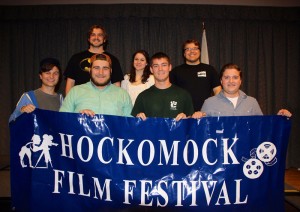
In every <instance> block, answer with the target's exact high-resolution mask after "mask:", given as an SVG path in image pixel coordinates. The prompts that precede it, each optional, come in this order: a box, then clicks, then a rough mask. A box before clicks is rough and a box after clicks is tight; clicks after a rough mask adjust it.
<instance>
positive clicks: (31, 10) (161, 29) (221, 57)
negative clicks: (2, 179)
mask: <svg viewBox="0 0 300 212" xmlns="http://www.w3.org/2000/svg"><path fill="white" fill-rule="evenodd" d="M0 22H1V27H0V35H1V40H0V54H1V55H0V56H1V63H0V80H1V83H0V92H1V97H2V101H1V106H0V113H1V114H0V116H1V122H0V124H1V128H0V136H1V137H0V145H1V146H0V154H1V155H9V128H8V117H9V115H10V114H11V112H12V111H13V109H14V107H15V105H16V103H17V101H18V99H19V98H20V96H21V94H22V93H23V92H24V91H28V90H32V89H35V88H37V87H39V86H40V82H39V78H38V71H39V70H38V64H39V61H40V60H41V59H42V58H44V57H49V56H52V57H57V58H58V59H59V60H60V61H61V63H62V66H63V68H65V66H66V63H67V61H68V59H69V58H70V57H71V55H72V54H74V53H76V52H79V51H82V50H84V49H87V47H88V45H87V34H86V33H87V31H88V28H89V27H90V26H91V25H93V24H100V25H103V26H104V27H105V28H106V30H107V31H108V35H109V38H108V40H109V46H108V49H107V50H108V51H109V52H111V53H113V54H114V55H116V56H117V57H118V58H119V60H120V62H121V66H122V68H123V71H124V73H126V72H128V70H129V66H130V58H131V55H132V53H133V52H134V51H136V50H138V49H145V50H147V51H148V52H149V53H150V55H151V54H153V53H155V52H157V51H163V52H166V53H167V54H169V55H170V57H171V60H172V64H173V66H176V65H179V64H181V63H183V59H182V52H181V46H182V43H183V42H184V41H185V40H186V39H189V38H195V39H197V40H200V41H201V37H202V22H205V27H206V33H207V40H208V49H209V59H210V64H211V65H213V66H214V67H215V68H216V69H217V70H220V67H221V66H222V65H224V64H225V63H228V62H233V63H236V64H238V65H239V66H240V67H241V68H242V70H243V74H244V79H243V87H242V90H244V91H245V92H246V93H247V94H248V95H250V96H253V97H255V98H257V100H258V102H259V103H260V106H261V108H262V110H263V112H264V113H265V114H275V113H276V112H277V111H278V110H279V109H280V108H287V109H289V110H291V112H292V113H293V118H292V132H291V137H290V141H289V142H290V143H289V151H288V158H287V164H288V166H295V167H300V157H299V156H298V155H299V153H300V142H299V141H298V139H297V138H298V136H299V129H300V128H299V127H300V124H299V116H300V114H299V113H300V109H299V103H300V95H298V92H297V91H298V90H299V88H298V82H299V80H300V65H299V59H300V42H299V38H300V8H299V7H296V8H278V7H241V6H209V5H165V4H162V5H154V4H152V5H150V4H124V5H122V4H119V5H55V6H54V5H49V6H2V7H0ZM63 90H64V83H63V84H62V86H61V92H63Z"/></svg>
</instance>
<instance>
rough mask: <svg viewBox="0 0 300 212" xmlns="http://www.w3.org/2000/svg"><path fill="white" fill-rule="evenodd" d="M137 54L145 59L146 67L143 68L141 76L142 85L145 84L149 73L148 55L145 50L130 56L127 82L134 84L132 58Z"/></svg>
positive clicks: (134, 75)
mask: <svg viewBox="0 0 300 212" xmlns="http://www.w3.org/2000/svg"><path fill="white" fill-rule="evenodd" d="M138 53H140V54H142V55H144V57H145V58H146V63H147V65H146V66H145V69H144V71H143V75H142V83H146V82H147V80H148V78H149V76H150V74H151V72H150V60H149V54H148V52H146V51H145V50H138V51H136V52H135V53H134V54H133V55H132V58H131V68H130V74H129V82H135V77H136V73H135V68H134V65H133V63H134V58H135V56H136V55H137V54H138Z"/></svg>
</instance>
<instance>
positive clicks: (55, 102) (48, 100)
mask: <svg viewBox="0 0 300 212" xmlns="http://www.w3.org/2000/svg"><path fill="white" fill-rule="evenodd" d="M34 95H35V97H36V101H37V103H38V105H39V108H40V109H44V110H53V111H59V108H60V95H59V94H55V95H50V94H47V93H44V92H43V91H41V90H40V89H37V90H35V91H34Z"/></svg>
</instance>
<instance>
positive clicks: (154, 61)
mask: <svg viewBox="0 0 300 212" xmlns="http://www.w3.org/2000/svg"><path fill="white" fill-rule="evenodd" d="M171 69H172V65H171V63H170V58H169V56H168V55H166V54H165V53H163V52H158V53H156V54H154V55H153V56H152V58H151V66H150V71H151V73H152V74H153V76H154V81H155V84H154V85H153V86H151V87H150V88H148V89H146V90H144V91H143V92H142V93H140V94H139V95H138V97H137V99H136V101H135V103H134V107H133V109H132V112H131V115H133V116H136V117H139V118H141V119H143V120H145V119H146V118H147V117H161V118H175V120H176V121H179V120H180V119H183V118H187V117H189V116H191V115H192V114H193V112H194V110H193V104H192V98H191V96H190V94H189V93H188V92H187V91H185V90H184V89H182V88H180V87H178V86H176V85H172V84H171V83H170V80H169V73H170V71H171Z"/></svg>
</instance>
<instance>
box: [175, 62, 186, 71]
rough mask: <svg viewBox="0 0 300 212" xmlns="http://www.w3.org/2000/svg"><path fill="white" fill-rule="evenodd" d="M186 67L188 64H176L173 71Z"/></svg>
mask: <svg viewBox="0 0 300 212" xmlns="http://www.w3.org/2000/svg"><path fill="white" fill-rule="evenodd" d="M185 67H186V64H185V63H183V64H181V65H178V66H175V67H174V68H173V69H172V71H174V72H176V71H181V70H182V69H184V68H185Z"/></svg>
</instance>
